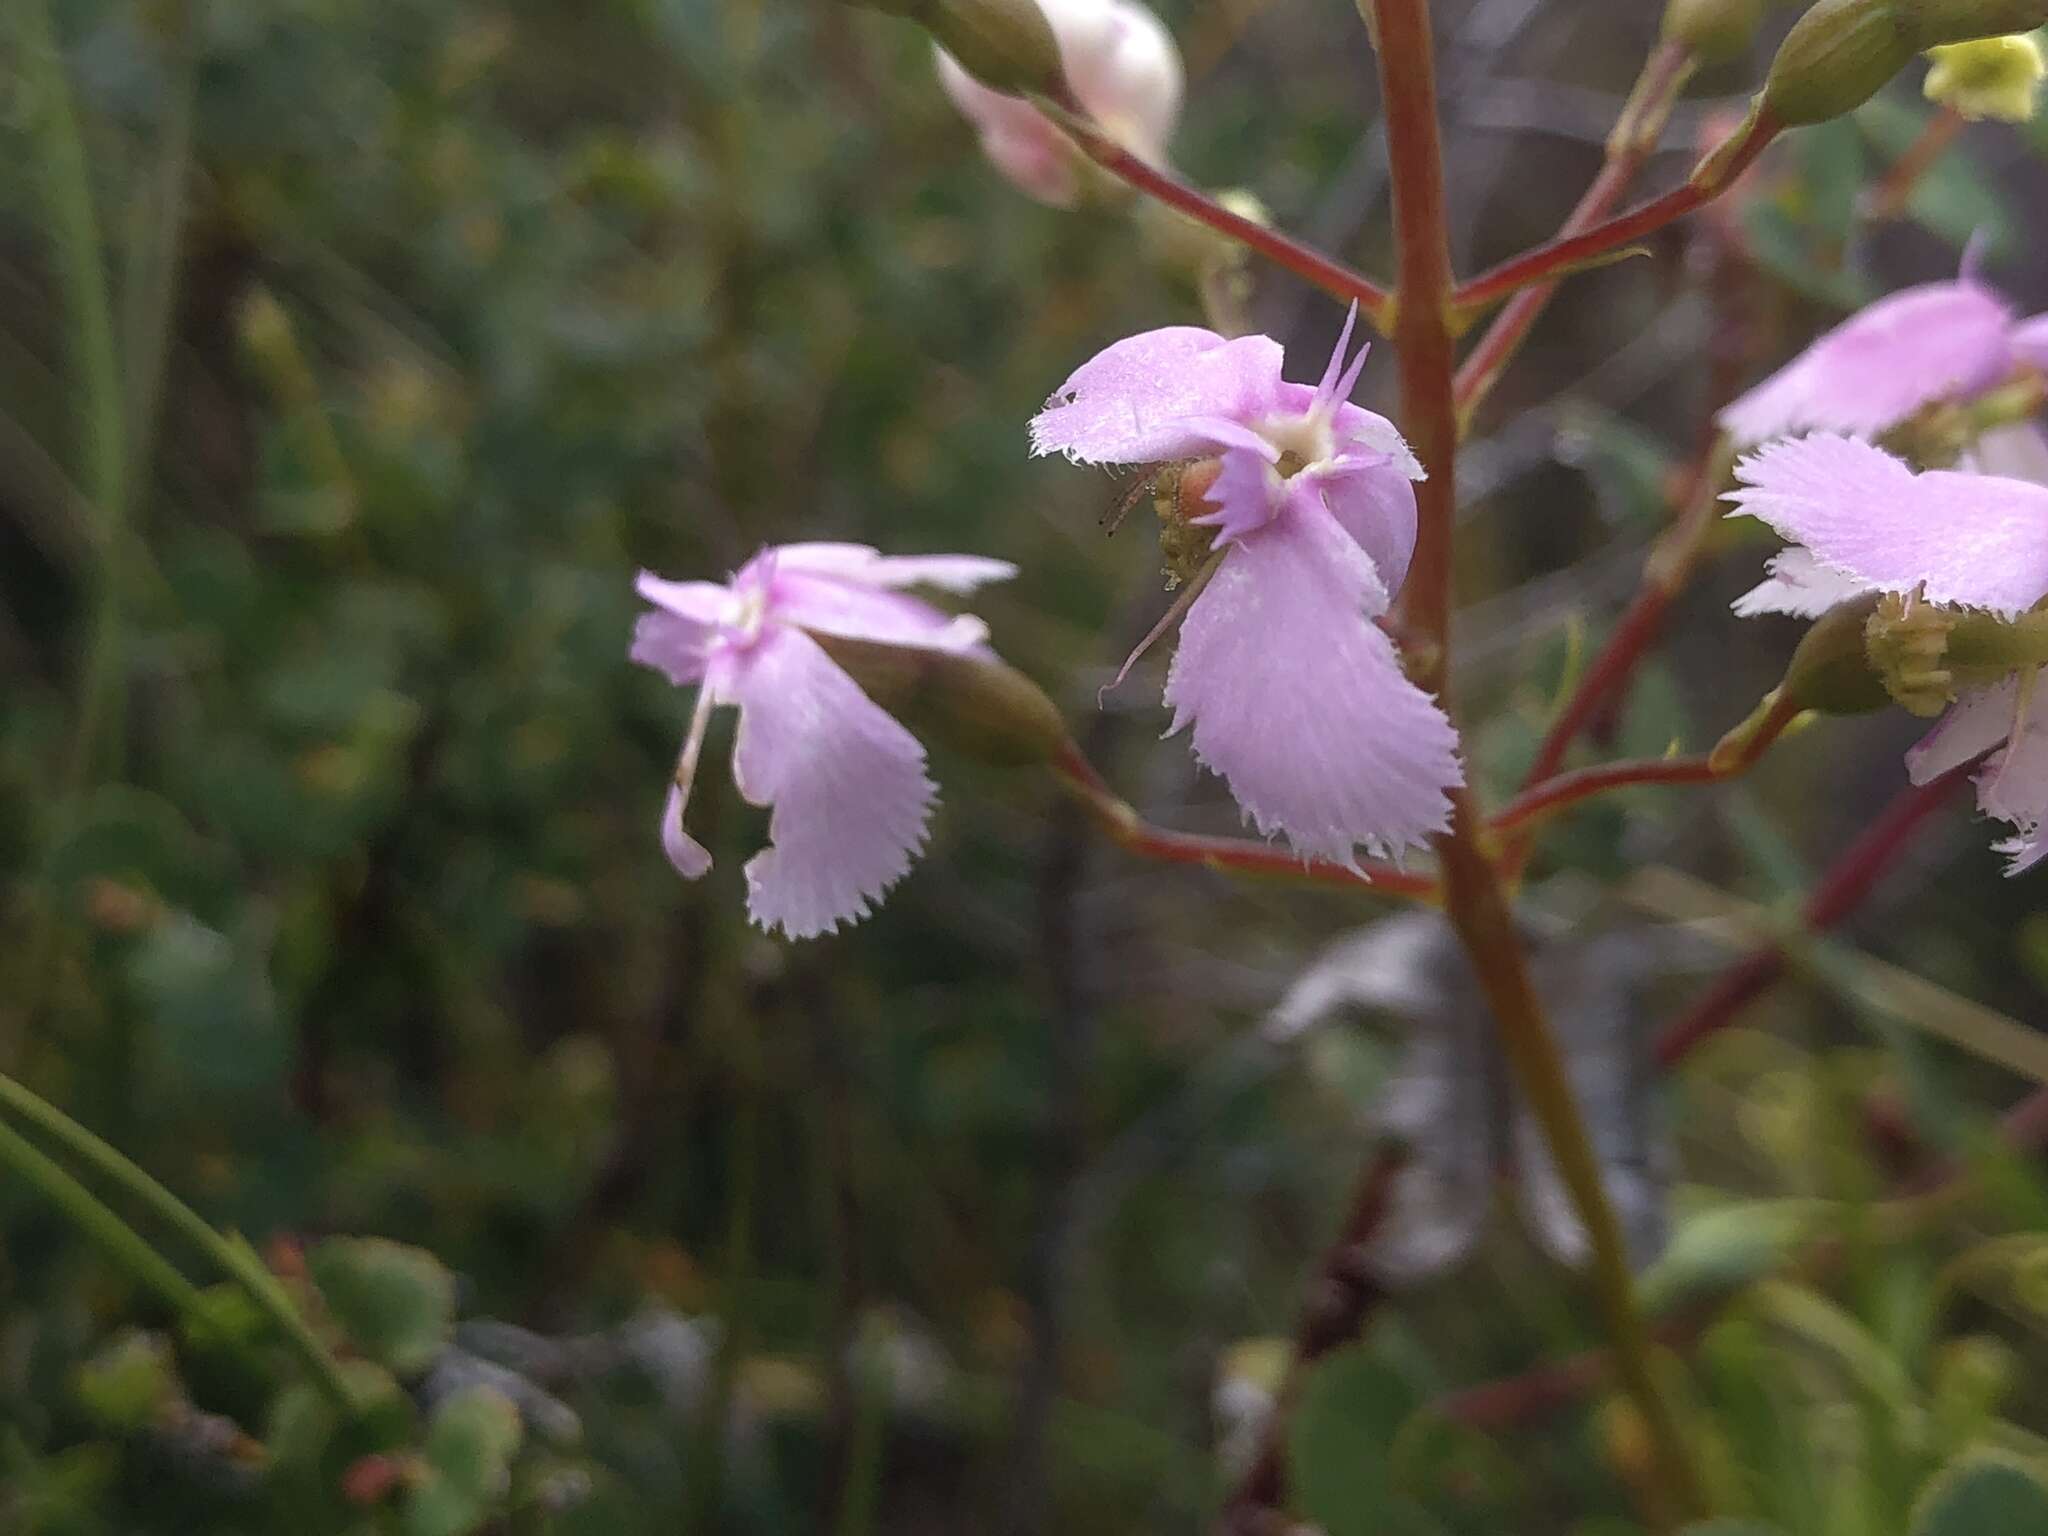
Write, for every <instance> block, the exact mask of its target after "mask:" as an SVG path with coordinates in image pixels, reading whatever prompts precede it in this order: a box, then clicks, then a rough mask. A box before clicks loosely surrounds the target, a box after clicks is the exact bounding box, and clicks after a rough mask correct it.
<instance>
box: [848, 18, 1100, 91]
mask: <svg viewBox="0 0 2048 1536" xmlns="http://www.w3.org/2000/svg"><path fill="white" fill-rule="evenodd" d="M855 3H856V4H860V5H864V6H866V7H867V8H868V9H870V10H876V11H885V12H887V13H889V14H890V15H893V16H907V17H909V18H910V19H911V20H912V21H914V22H916V23H917V24H918V25H919V26H921V27H923V28H924V29H925V31H927V32H929V33H930V34H931V35H932V40H933V41H934V42H936V43H937V44H938V45H939V46H940V47H941V48H943V49H945V51H946V52H947V54H948V55H950V56H951V57H952V58H953V59H955V60H956V61H958V63H959V65H960V67H961V68H962V69H964V70H966V72H967V73H968V74H970V75H972V76H973V77H974V78H975V79H976V80H979V81H980V82H981V83H982V84H983V85H985V86H988V87H989V88H990V89H991V90H996V91H1004V92H1007V93H1009V94H1010V95H1013V96H1022V95H1033V94H1035V95H1040V96H1061V95H1064V94H1065V92H1066V75H1065V73H1064V71H1062V69H1061V68H1060V47H1059V43H1058V42H1057V41H1056V40H1055V39H1054V37H1053V34H1052V26H1051V24H1050V23H1049V22H1048V21H1047V20H1046V18H1045V12H1044V11H1042V10H1040V9H1039V7H1038V4H1037V0H855Z"/></svg>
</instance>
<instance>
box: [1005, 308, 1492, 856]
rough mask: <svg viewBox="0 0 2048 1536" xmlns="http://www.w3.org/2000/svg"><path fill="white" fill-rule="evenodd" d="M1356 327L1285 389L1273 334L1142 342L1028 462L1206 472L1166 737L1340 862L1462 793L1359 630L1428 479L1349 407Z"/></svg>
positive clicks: (1417, 694) (1369, 634) (1096, 375)
mask: <svg viewBox="0 0 2048 1536" xmlns="http://www.w3.org/2000/svg"><path fill="white" fill-rule="evenodd" d="M1355 318H1356V313H1355V311H1354V314H1353V317H1352V319H1354V320H1355ZM1351 326H1352V321H1351V320H1347V321H1346V322H1345V326H1344V334H1343V336H1342V337H1340V338H1339V339H1338V343H1337V350H1336V352H1335V353H1334V354H1333V355H1332V356H1331V358H1330V364H1329V367H1328V368H1327V369H1326V370H1325V371H1324V373H1323V378H1322V382H1321V383H1320V384H1318V385H1317V386H1315V387H1314V388H1310V387H1309V386H1308V385H1306V384H1294V383H1289V382H1287V381H1286V380H1285V379H1283V378H1282V377H1281V350H1280V344H1279V343H1278V342H1276V341H1273V340H1271V339H1270V338H1268V337H1265V336H1244V337H1239V338H1237V339H1236V340H1225V339H1224V338H1223V337H1221V336H1218V335H1216V334H1215V333H1213V332H1210V331H1205V330H1199V329H1196V328H1194V327H1192V326H1169V327H1167V328H1166V329H1164V330H1158V331H1148V332H1146V333H1144V334H1143V335H1140V336H1132V337H1130V338H1128V339H1126V340H1124V341H1120V342H1117V343H1116V344H1115V345H1114V346H1112V347H1109V348H1108V349H1107V350H1105V351H1103V352H1101V353H1099V354H1098V355H1097V356H1096V357H1094V358H1093V359H1091V360H1090V361H1089V362H1087V363H1085V364H1083V365H1082V366H1081V367H1080V368H1079V369H1078V370H1076V371H1075V373H1074V375H1073V377H1072V378H1070V379H1068V380H1067V382H1066V383H1065V384H1063V385H1061V386H1060V389H1059V391H1058V392H1057V393H1056V394H1055V395H1054V396H1053V397H1052V399H1051V400H1050V401H1049V402H1048V403H1047V405H1046V408H1045V410H1044V411H1043V412H1041V413H1040V414H1039V415H1038V416H1037V417H1036V418H1035V419H1034V420H1033V421H1032V423H1031V442H1032V449H1033V451H1034V452H1036V453H1054V452H1061V453H1065V454H1066V455H1067V456H1068V457H1069V458H1072V459H1076V460H1079V461H1081V462H1083V463H1089V464H1154V463H1164V462H1169V461H1174V460H1187V459H1203V458H1209V457H1211V456H1216V457H1218V458H1219V459H1220V465H1221V467H1220V471H1219V473H1218V474H1217V476H1216V479H1215V482H1214V484H1213V486H1212V487H1211V488H1210V490H1209V492H1208V502H1209V505H1210V506H1211V507H1212V508H1213V510H1212V511H1210V512H1208V513H1206V514H1204V515H1202V516H1200V517H1198V518H1196V519H1194V521H1195V522H1197V523H1199V524H1201V525H1203V526H1206V527H1209V528H1213V529H1214V530H1215V545H1214V549H1215V553H1213V554H1212V555H1211V556H1210V563H1209V564H1208V565H1207V566H1206V567H1205V568H1204V575H1203V576H1201V577H1197V578H1196V581H1195V582H1194V583H1192V584H1191V585H1190V589H1189V595H1188V596H1186V597H1184V598H1183V600H1182V601H1183V603H1185V604H1186V616H1185V618H1184V619H1183V621H1182V623H1181V630H1180V645H1179V649H1178V651H1177V652H1176V654H1175V656H1174V659H1173V666H1172V669H1171V670H1170V671H1169V673H1168V674H1167V681H1166V702H1167V704H1168V705H1169V706H1170V707H1171V708H1172V710H1173V724H1172V726H1171V727H1170V728H1169V731H1168V734H1169V735H1171V734H1173V732H1176V731H1179V730H1181V729H1183V728H1185V727H1189V726H1192V727H1193V746H1194V752H1195V756H1196V758H1197V759H1198V760H1199V761H1200V762H1201V763H1202V764H1203V765H1204V766H1206V767H1208V768H1209V769H1210V770H1211V771H1213V772H1216V773H1219V774H1221V775H1222V776H1223V778H1224V779H1225V780H1226V781H1227V782H1228V783H1229V785H1230V790H1231V793H1232V794H1233V795H1235V796H1236V798H1237V802H1238V804H1239V805H1240V806H1242V807H1243V809H1244V811H1245V813H1246V814H1247V815H1248V816H1249V817H1250V818H1251V820H1252V821H1253V822H1254V823H1255V824H1256V825H1257V826H1258V828H1259V830H1260V831H1261V832H1263V833H1265V834H1266V835H1268V836H1271V835H1272V834H1273V833H1275V832H1285V833H1286V835H1287V838H1288V841H1289V842H1290V843H1292V844H1293V846H1294V847H1295V848H1296V849H1297V850H1298V851H1299V852H1300V853H1301V854H1302V855H1303V856H1304V857H1309V856H1320V857H1322V858H1327V859H1331V860H1334V861H1337V862H1339V863H1352V862H1354V858H1355V850H1356V848H1357V846H1358V845H1360V844H1363V845H1364V846H1365V847H1367V848H1368V849H1370V850H1372V851H1374V852H1377V853H1386V852H1398V851H1399V850H1400V849H1402V848H1403V847H1406V846H1408V845H1410V844H1419V843H1422V842H1423V841H1425V840H1426V839H1427V838H1428V837H1429V836H1430V835H1431V834H1433V833H1436V832H1440V831H1442V830H1443V829H1444V828H1445V827H1446V826H1447V825H1448V824H1449V816H1450V801H1449V798H1448V795H1447V794H1446V791H1448V790H1449V789H1451V788H1453V787H1455V786H1456V785H1458V784H1460V783H1462V782H1463V781H1464V780H1463V774H1462V771H1461V769H1460V767H1459V764H1458V757H1457V745H1458V739H1457V733H1456V732H1455V731H1454V730H1453V729H1452V727H1451V723H1450V721H1449V720H1448V719H1446V718H1445V716H1444V713H1443V711H1442V710H1441V709H1439V708H1438V707H1437V705H1436V703H1435V701H1434V700H1433V699H1431V698H1430V696H1429V695H1428V694H1426V693H1424V692H1423V691H1422V690H1421V689H1419V688H1417V687H1416V686H1415V685H1414V684H1413V683H1411V682H1409V681H1408V679H1407V678H1406V677H1405V676H1404V675H1403V674H1402V671H1401V663H1400V659H1399V658H1398V657H1397V656H1396V655H1395V652H1394V645H1393V642H1392V641H1391V640H1389V639H1388V638H1387V636H1386V634H1385V633H1384V632H1383V631H1381V630H1380V629H1379V627H1378V626H1376V625H1375V624H1374V623H1373V622H1372V621H1373V619H1374V618H1376V617H1378V616H1379V615H1380V614H1383V613H1385V612H1386V611H1387V607H1388V605H1389V603H1390V601H1391V600H1392V597H1393V594H1394V593H1395V592H1396V591H1397V590H1399V588H1400V585H1401V581H1402V578H1403V577H1404V576H1405V575H1406V574H1407V571H1408V558H1409V555H1410V554H1411V552H1412V551H1413V549H1414V547H1415V494H1414V491H1413V489H1412V488H1411V486H1410V484H1409V482H1410V481H1411V480H1416V479H1420V478H1421V475H1422V470H1421V467H1420V466H1419V465H1418V464H1417V463H1416V461H1415V456H1414V455H1413V454H1412V453H1411V452H1409V449H1408V445H1407V444H1406V443H1404V442H1403V441H1402V440H1401V435H1400V433H1399V432H1397V431H1396V430H1395V429H1394V425H1393V423H1392V422H1390V421H1388V420H1387V419H1386V418H1385V417H1382V416H1375V415H1373V414H1372V413H1371V412H1369V411H1364V410H1361V409H1359V408H1358V407H1357V406H1354V405H1351V404H1349V403H1348V399H1349V396H1350V394H1351V390H1352V387H1353V385H1354V384H1356V382H1357V379H1358V374H1359V370H1360V369H1361V368H1362V367H1363V365H1364V362H1365V351H1364V349H1361V350H1360V352H1359V354H1358V356H1357V358H1356V359H1354V360H1353V361H1352V363H1351V365H1350V367H1349V368H1346V367H1345V366H1344V352H1345V348H1346V346H1347V345H1348V344H1349V341H1350V337H1351Z"/></svg>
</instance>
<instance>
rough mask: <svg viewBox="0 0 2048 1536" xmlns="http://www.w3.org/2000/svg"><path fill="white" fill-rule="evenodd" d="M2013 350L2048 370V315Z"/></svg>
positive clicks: (2018, 329)
mask: <svg viewBox="0 0 2048 1536" xmlns="http://www.w3.org/2000/svg"><path fill="white" fill-rule="evenodd" d="M2012 349H2013V352H2014V353H2015V354H2016V355H2017V356H2018V357H2019V359H2020V360H2021V361H2022V362H2024V363H2027V364H2029V365H2031V366H2032V367H2035V368H2042V369H2048V315H2036V316H2034V318H2033V319H2031V320H2022V321H2021V322H2020V323H2019V324H2018V325H2016V326H2014V327H2013V329H2012ZM2037 857H2038V855H2037Z"/></svg>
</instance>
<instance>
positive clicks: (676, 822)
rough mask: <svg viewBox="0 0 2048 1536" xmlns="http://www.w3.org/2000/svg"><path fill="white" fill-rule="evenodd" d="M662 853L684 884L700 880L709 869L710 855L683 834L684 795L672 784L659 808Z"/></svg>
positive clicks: (687, 835) (700, 844)
mask: <svg viewBox="0 0 2048 1536" xmlns="http://www.w3.org/2000/svg"><path fill="white" fill-rule="evenodd" d="M661 851H662V852H663V853H665V854H667V855H668V861H669V863H671V864H673V865H675V867H676V873H677V874H679V875H681V876H682V877H683V878H684V879H685V880H696V879H699V878H700V877H702V876H703V875H705V874H706V873H708V872H709V871H710V869H711V855H710V853H709V852H708V851H707V850H706V849H705V847H704V845H703V844H702V843H700V842H698V841H697V840H696V839H695V838H694V837H692V836H690V834H689V833H688V832H686V831H684V830H683V792H682V790H681V789H679V788H677V787H676V786H675V785H673V784H671V785H669V787H668V801H667V803H666V804H664V805H663V806H662V808H661Z"/></svg>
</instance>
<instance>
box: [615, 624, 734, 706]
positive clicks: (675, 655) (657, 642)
mask: <svg viewBox="0 0 2048 1536" xmlns="http://www.w3.org/2000/svg"><path fill="white" fill-rule="evenodd" d="M717 638H718V632H717V630H715V629H713V628H711V627H710V626H709V625H706V624H698V623H695V622H694V621H692V620H690V619H685V618H680V617H678V616H677V615H676V614H673V613H670V612H669V611H667V610H666V609H662V608H657V609H655V610H654V612H652V613H643V614H641V615H640V617H639V618H638V619H636V620H634V622H633V644H632V648H631V649H630V650H628V651H627V653H626V654H627V656H628V657H629V658H630V659H631V660H633V661H636V662H638V663H639V664H640V665H641V666H643V667H652V668H654V669H655V671H657V672H661V673H663V674H665V675H666V676H667V678H668V680H669V681H670V682H672V683H674V684H675V685H676V686H677V687H678V688H687V687H689V686H690V684H692V683H696V682H700V681H702V680H703V677H704V668H705V666H706V664H707V663H708V662H709V660H710V656H711V646H712V642H713V641H715V640H716V639H717Z"/></svg>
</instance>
